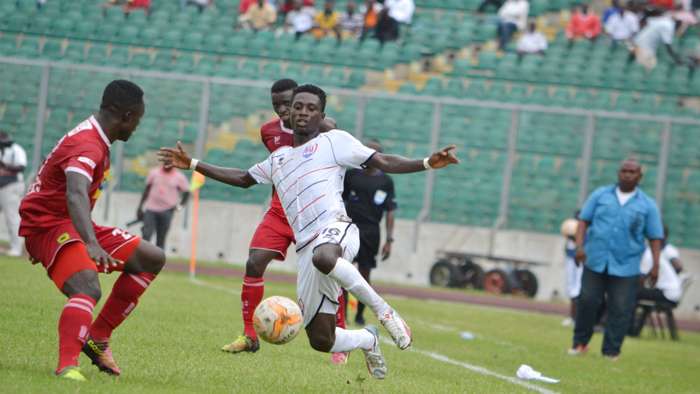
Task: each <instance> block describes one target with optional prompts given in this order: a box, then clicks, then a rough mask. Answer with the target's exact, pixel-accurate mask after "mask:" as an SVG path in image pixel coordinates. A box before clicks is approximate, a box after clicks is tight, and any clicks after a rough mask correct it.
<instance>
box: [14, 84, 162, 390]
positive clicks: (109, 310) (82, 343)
mask: <svg viewBox="0 0 700 394" xmlns="http://www.w3.org/2000/svg"><path fill="white" fill-rule="evenodd" d="M143 114H144V102H143V91H142V90H141V88H139V87H138V86H137V85H135V84H134V83H132V82H129V81H125V80H117V81H112V82H110V83H109V84H108V85H107V87H106V88H105V90H104V94H103V96H102V104H101V105H100V110H99V112H98V113H97V115H94V116H90V118H88V119H86V120H85V121H83V122H82V123H80V124H79V125H78V126H76V127H75V128H74V129H73V130H71V131H69V132H68V133H67V134H66V135H65V136H64V137H63V138H61V139H60V140H59V141H58V144H56V146H55V147H54V149H53V151H51V153H50V154H49V155H48V157H47V158H46V160H45V161H44V163H43V164H42V166H41V168H40V169H39V172H38V173H37V177H36V181H35V182H34V184H33V185H31V187H30V189H29V192H28V193H27V195H26V196H25V197H24V199H23V200H22V204H21V206H20V210H19V213H20V216H21V218H22V220H21V224H20V230H19V233H20V235H21V236H23V237H25V239H26V248H27V252H28V253H29V256H30V259H31V261H32V262H33V263H41V264H42V265H43V266H44V268H45V269H46V271H47V273H48V276H49V278H51V280H53V282H54V283H55V284H56V287H58V289H59V290H60V291H61V292H62V293H63V294H64V295H65V296H66V297H68V302H66V304H65V306H64V307H63V311H62V312H61V316H60V317H59V320H58V342H59V345H58V352H59V357H58V367H57V368H56V372H55V373H56V375H57V376H59V377H62V378H67V379H73V380H78V381H84V380H85V377H84V376H83V375H82V373H81V372H80V370H79V369H78V356H79V355H80V351H81V350H82V351H83V352H84V353H85V354H86V355H87V356H88V357H89V358H90V359H91V360H92V363H93V364H94V365H96V366H97V367H98V368H99V369H100V371H103V372H106V373H108V374H111V375H119V374H120V373H121V371H120V370H119V367H118V366H117V364H116V362H115V361H114V358H113V357H112V352H111V350H110V347H109V339H110V336H111V334H112V331H113V330H114V329H115V328H117V327H118V326H119V325H120V324H121V323H122V322H123V321H124V319H126V317H127V316H128V315H129V313H131V312H132V311H133V309H134V308H135V307H136V304H138V300H139V297H140V296H141V295H142V294H143V293H144V291H145V290H146V288H148V285H149V284H150V283H151V282H152V281H153V279H155V277H156V275H157V274H158V273H159V272H160V270H161V269H162V268H163V265H164V264H165V255H164V254H163V251H162V250H160V249H158V248H157V247H155V246H153V245H151V244H150V243H148V242H141V240H140V238H138V237H135V236H133V235H131V234H129V233H127V232H126V231H124V230H120V229H118V228H113V227H103V226H98V225H96V224H95V223H93V222H92V220H91V217H90V216H91V211H92V209H93V208H94V206H95V202H96V201H97V198H98V196H99V194H100V190H101V189H102V186H103V182H104V181H106V180H107V179H108V177H109V164H110V162H109V149H110V146H111V144H112V143H113V142H114V141H117V140H120V141H127V140H128V139H129V137H130V136H131V134H132V133H133V132H134V130H135V129H136V127H137V126H138V124H139V121H140V119H141V117H142V116H143ZM112 271H121V272H122V274H121V275H120V276H119V278H118V279H117V281H116V282H115V284H114V287H113V288H112V293H111V294H110V296H109V298H108V299H107V302H105V304H104V306H103V307H102V311H101V312H100V314H99V315H98V316H97V318H96V319H95V321H94V322H93V320H92V319H93V309H94V307H95V304H97V302H98V301H99V299H100V297H101V290H100V282H99V280H98V277H97V273H98V272H105V273H110V272H112Z"/></svg>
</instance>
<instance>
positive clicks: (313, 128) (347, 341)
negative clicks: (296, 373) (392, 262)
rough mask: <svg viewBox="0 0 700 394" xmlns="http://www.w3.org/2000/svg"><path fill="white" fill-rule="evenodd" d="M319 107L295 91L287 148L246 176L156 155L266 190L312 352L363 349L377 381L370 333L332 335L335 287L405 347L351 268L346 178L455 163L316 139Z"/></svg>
mask: <svg viewBox="0 0 700 394" xmlns="http://www.w3.org/2000/svg"><path fill="white" fill-rule="evenodd" d="M325 106H326V94H325V92H324V91H323V90H322V89H320V88H319V87H317V86H314V85H302V86H299V87H298V88H296V89H295V90H294V96H293V99H292V110H291V121H292V127H293V129H294V145H293V146H285V147H282V148H279V149H277V150H276V151H274V152H273V153H272V154H271V155H270V156H269V157H268V158H267V160H265V161H263V162H261V163H258V164H256V165H254V166H253V167H251V168H250V169H249V170H247V171H246V170H241V169H237V168H223V167H217V166H214V165H211V164H207V163H203V162H200V161H199V160H197V159H192V158H190V156H189V155H188V154H187V153H186V152H185V151H184V150H183V149H182V146H181V145H180V144H179V143H178V146H177V148H162V149H161V150H160V152H159V156H160V159H161V161H163V162H164V163H166V164H172V165H174V166H175V167H178V168H182V169H187V168H189V169H192V170H197V171H199V172H200V173H202V174H204V175H205V176H207V177H210V178H213V179H216V180H218V181H221V182H224V183H227V184H229V185H233V186H238V187H243V188H248V187H250V186H253V185H255V184H258V183H263V184H270V183H271V184H273V185H274V186H275V189H276V190H277V192H278V194H279V198H280V200H281V202H282V206H283V208H284V211H285V215H286V216H287V220H288V221H289V224H290V225H291V227H292V229H293V230H294V236H295V238H296V240H297V249H296V250H297V254H298V256H299V261H298V265H299V273H298V275H297V294H298V297H299V306H300V307H301V309H302V312H303V315H304V326H305V327H306V333H307V335H308V337H309V342H310V344H311V347H313V348H314V349H316V350H318V351H321V352H349V351H351V350H354V349H358V348H359V349H362V350H363V351H364V354H365V360H366V362H367V367H368V369H369V371H370V373H371V374H372V376H373V377H375V378H378V379H383V378H384V376H385V375H386V372H387V368H386V364H385V362H384V357H383V356H382V353H381V351H380V349H379V340H378V334H377V330H376V328H374V327H367V328H365V329H362V330H345V329H342V328H339V327H335V312H336V308H337V307H338V305H337V303H336V298H337V296H338V294H339V292H340V288H341V286H342V287H344V288H346V289H347V290H348V291H350V292H351V293H352V294H354V295H355V297H357V299H358V300H360V301H361V302H362V303H364V304H365V305H368V306H369V307H370V309H372V311H373V312H374V313H375V314H376V315H377V317H378V319H379V321H380V322H381V323H382V325H383V326H384V328H386V329H387V331H388V332H389V334H390V335H391V337H392V338H393V340H394V342H395V343H396V345H397V346H398V347H399V348H400V349H406V348H408V347H409V346H410V345H411V340H412V339H411V331H410V329H409V327H408V326H407V325H406V323H405V322H404V321H403V319H402V318H401V317H400V316H399V314H398V313H397V312H396V311H395V310H394V309H393V308H391V307H390V306H389V305H388V304H387V303H386V301H384V299H382V298H381V297H380V296H379V295H378V294H377V293H376V292H375V291H374V290H373V289H372V287H371V286H370V285H369V284H368V283H367V281H365V280H364V279H363V278H362V276H361V275H360V273H359V272H358V271H357V269H356V268H355V267H354V266H353V265H352V264H351V263H350V261H352V259H353V257H354V256H355V254H356V253H357V250H358V247H359V235H358V229H357V227H356V226H355V225H353V224H352V223H351V221H350V219H349V218H348V217H347V215H346V214H345V206H344V204H343V200H342V198H341V194H342V191H343V178H344V176H345V170H346V169H347V168H360V167H362V166H371V167H374V168H377V169H380V170H382V171H384V172H388V173H410V172H419V171H423V170H426V169H430V168H434V169H437V168H443V167H446V166H448V165H450V164H457V163H459V160H458V159H457V158H456V157H455V155H454V153H453V150H454V149H455V147H454V146H449V147H447V148H444V149H443V150H441V151H439V152H436V153H433V154H432V155H431V156H429V157H426V158H425V159H420V160H410V159H406V158H404V157H401V156H395V155H387V154H383V153H379V152H375V151H374V150H372V149H370V148H368V147H366V146H364V145H362V144H361V143H360V142H359V141H358V140H357V139H355V138H354V137H353V136H352V135H350V134H348V133H347V132H345V131H342V130H331V131H329V132H327V133H323V134H321V133H320V130H319V129H320V124H321V121H322V120H323V119H324V117H325V113H324V109H325Z"/></svg>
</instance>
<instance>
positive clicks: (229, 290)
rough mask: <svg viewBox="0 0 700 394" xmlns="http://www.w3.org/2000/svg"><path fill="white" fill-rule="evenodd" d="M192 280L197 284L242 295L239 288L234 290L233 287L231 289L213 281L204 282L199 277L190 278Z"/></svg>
mask: <svg viewBox="0 0 700 394" xmlns="http://www.w3.org/2000/svg"><path fill="white" fill-rule="evenodd" d="M190 282H192V283H194V284H195V285H197V286H202V287H208V288H210V289H214V290H219V291H223V292H226V293H230V294H233V295H241V292H240V291H238V290H233V289H229V288H228V287H223V286H218V285H213V284H211V283H207V282H204V281H202V280H199V279H197V278H190Z"/></svg>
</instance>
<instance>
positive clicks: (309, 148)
mask: <svg viewBox="0 0 700 394" xmlns="http://www.w3.org/2000/svg"><path fill="white" fill-rule="evenodd" d="M317 150H318V144H313V145H309V146H307V147H306V148H304V152H302V153H301V155H302V156H304V159H308V158H309V157H311V156H312V155H313V154H314V153H316V151H317Z"/></svg>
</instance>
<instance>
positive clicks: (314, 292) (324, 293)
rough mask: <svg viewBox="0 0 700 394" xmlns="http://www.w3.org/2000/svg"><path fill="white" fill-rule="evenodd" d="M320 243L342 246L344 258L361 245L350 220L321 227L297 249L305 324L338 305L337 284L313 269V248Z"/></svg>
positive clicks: (300, 298)
mask: <svg viewBox="0 0 700 394" xmlns="http://www.w3.org/2000/svg"><path fill="white" fill-rule="evenodd" d="M323 244H336V245H340V247H341V248H343V258H344V259H345V260H348V261H352V260H353V259H354V258H355V255H357V251H358V249H359V248H360V231H359V230H358V229H357V226H355V225H354V224H352V223H348V222H335V223H331V224H329V225H328V226H326V227H325V228H324V229H323V230H321V231H320V232H319V234H318V236H317V237H316V239H314V240H313V241H311V243H309V244H308V245H306V246H304V247H303V249H302V250H300V251H299V252H297V253H298V256H299V261H298V265H299V272H298V273H297V297H298V298H299V307H301V312H302V314H303V315H304V327H306V326H307V325H309V323H311V321H312V320H313V319H314V317H315V316H316V315H317V314H318V313H319V312H321V313H328V314H335V312H336V310H337V308H338V296H339V295H340V292H341V288H340V284H339V283H337V282H336V281H334V280H333V279H331V278H330V277H328V275H325V274H323V273H322V272H321V271H319V270H318V269H316V267H314V264H313V261H312V259H313V255H314V250H315V249H316V248H317V247H319V246H321V245H323Z"/></svg>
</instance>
